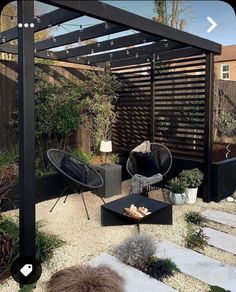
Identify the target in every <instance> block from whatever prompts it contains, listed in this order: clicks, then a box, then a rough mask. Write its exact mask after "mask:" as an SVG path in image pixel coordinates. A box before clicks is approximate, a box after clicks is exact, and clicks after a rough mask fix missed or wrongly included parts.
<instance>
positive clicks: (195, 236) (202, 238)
mask: <svg viewBox="0 0 236 292" xmlns="http://www.w3.org/2000/svg"><path fill="white" fill-rule="evenodd" d="M207 239H208V237H207V236H206V235H205V234H204V233H203V230H202V229H199V230H194V229H193V228H192V227H191V226H189V229H188V233H187V236H186V239H185V246H186V247H187V248H191V249H195V248H197V249H204V247H205V246H207V244H208V242H207Z"/></svg>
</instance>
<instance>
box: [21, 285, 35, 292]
mask: <svg viewBox="0 0 236 292" xmlns="http://www.w3.org/2000/svg"><path fill="white" fill-rule="evenodd" d="M35 288H36V285H35V284H29V285H24V286H23V287H22V288H20V290H19V292H32V291H33V290H34V289H35Z"/></svg>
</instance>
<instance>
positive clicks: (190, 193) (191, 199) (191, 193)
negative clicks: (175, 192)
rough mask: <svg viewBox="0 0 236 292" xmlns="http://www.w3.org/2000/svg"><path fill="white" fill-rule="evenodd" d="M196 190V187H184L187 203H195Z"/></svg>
mask: <svg viewBox="0 0 236 292" xmlns="http://www.w3.org/2000/svg"><path fill="white" fill-rule="evenodd" d="M197 191H198V188H187V189H186V194H187V204H194V203H196V199H197Z"/></svg>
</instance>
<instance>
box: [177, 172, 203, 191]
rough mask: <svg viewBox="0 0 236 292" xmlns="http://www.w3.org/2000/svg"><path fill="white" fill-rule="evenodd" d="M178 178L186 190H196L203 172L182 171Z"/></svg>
mask: <svg viewBox="0 0 236 292" xmlns="http://www.w3.org/2000/svg"><path fill="white" fill-rule="evenodd" d="M179 177H180V179H181V181H182V182H183V184H184V185H185V187H186V188H197V187H199V186H200V185H201V184H202V181H203V172H202V171H200V170H199V169H198V168H193V169H188V170H182V171H181V172H180V174H179Z"/></svg>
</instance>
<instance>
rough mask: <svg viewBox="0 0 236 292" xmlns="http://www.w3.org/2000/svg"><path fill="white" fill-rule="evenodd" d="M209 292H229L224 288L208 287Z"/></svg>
mask: <svg viewBox="0 0 236 292" xmlns="http://www.w3.org/2000/svg"><path fill="white" fill-rule="evenodd" d="M209 292H230V291H229V290H225V289H224V288H221V287H218V286H210V290H209Z"/></svg>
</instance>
